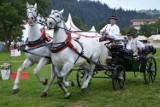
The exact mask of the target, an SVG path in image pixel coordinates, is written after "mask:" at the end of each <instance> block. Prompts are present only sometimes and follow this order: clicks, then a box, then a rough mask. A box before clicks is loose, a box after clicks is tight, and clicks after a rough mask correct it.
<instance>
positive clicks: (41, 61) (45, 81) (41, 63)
mask: <svg viewBox="0 0 160 107" xmlns="http://www.w3.org/2000/svg"><path fill="white" fill-rule="evenodd" d="M47 63H48V60H47V59H45V58H42V59H41V60H40V61H39V62H38V65H37V66H36V68H35V69H34V75H36V77H37V78H38V80H39V81H40V82H41V83H42V84H43V85H46V84H47V82H48V80H47V79H46V78H43V77H42V76H40V75H39V73H38V72H39V71H40V69H41V68H42V67H43V66H45V65H46V64H47Z"/></svg>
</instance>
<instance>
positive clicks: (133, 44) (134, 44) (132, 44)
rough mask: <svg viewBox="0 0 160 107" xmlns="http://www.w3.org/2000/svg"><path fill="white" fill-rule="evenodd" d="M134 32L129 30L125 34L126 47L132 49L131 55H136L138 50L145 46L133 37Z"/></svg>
mask: <svg viewBox="0 0 160 107" xmlns="http://www.w3.org/2000/svg"><path fill="white" fill-rule="evenodd" d="M133 37H134V34H133V33H132V32H129V33H128V34H127V40H128V42H127V44H126V49H128V50H132V51H133V56H136V55H138V51H142V50H143V49H144V48H145V45H144V44H143V43H142V42H140V41H139V40H137V39H134V38H133Z"/></svg>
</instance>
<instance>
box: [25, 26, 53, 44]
mask: <svg viewBox="0 0 160 107" xmlns="http://www.w3.org/2000/svg"><path fill="white" fill-rule="evenodd" d="M41 32H42V36H41V37H40V38H39V39H38V40H35V41H28V39H27V40H26V45H27V46H28V47H35V46H39V45H41V44H43V43H45V42H50V41H51V40H52V39H53V38H52V37H49V36H48V37H47V36H46V30H45V28H42V29H41Z"/></svg>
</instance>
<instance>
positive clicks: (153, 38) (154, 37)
mask: <svg viewBox="0 0 160 107" xmlns="http://www.w3.org/2000/svg"><path fill="white" fill-rule="evenodd" d="M148 39H149V40H154V41H155V40H160V35H152V36H150V37H149V38H148Z"/></svg>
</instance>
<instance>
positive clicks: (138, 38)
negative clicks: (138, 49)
mask: <svg viewBox="0 0 160 107" xmlns="http://www.w3.org/2000/svg"><path fill="white" fill-rule="evenodd" d="M136 39H137V40H140V41H144V40H147V38H146V37H145V36H142V35H139V36H138V37H137V38H136Z"/></svg>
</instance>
